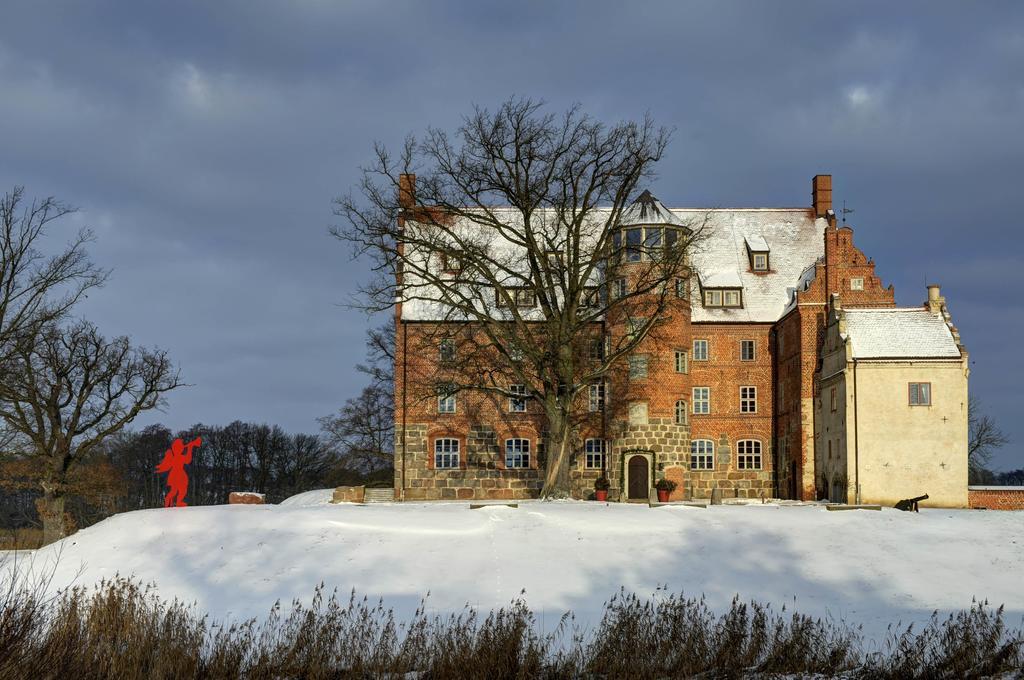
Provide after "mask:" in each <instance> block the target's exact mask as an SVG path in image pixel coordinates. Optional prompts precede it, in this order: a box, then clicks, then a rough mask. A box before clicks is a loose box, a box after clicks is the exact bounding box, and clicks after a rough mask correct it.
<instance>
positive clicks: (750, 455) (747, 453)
mask: <svg viewBox="0 0 1024 680" xmlns="http://www.w3.org/2000/svg"><path fill="white" fill-rule="evenodd" d="M736 469H737V470H760V469H761V442H759V441H757V440H756V439H741V440H740V441H738V442H736Z"/></svg>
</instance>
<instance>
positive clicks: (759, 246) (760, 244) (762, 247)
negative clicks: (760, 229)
mask: <svg viewBox="0 0 1024 680" xmlns="http://www.w3.org/2000/svg"><path fill="white" fill-rule="evenodd" d="M743 239H744V240H745V241H746V242H747V248H748V249H749V250H750V252H752V253H767V252H768V250H769V248H768V241H765V240H764V237H763V236H761V235H760V234H749V235H747V236H744V237H743Z"/></svg>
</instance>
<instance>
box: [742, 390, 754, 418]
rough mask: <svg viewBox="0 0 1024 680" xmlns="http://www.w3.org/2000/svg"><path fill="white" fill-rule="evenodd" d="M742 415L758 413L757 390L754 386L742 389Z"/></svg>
mask: <svg viewBox="0 0 1024 680" xmlns="http://www.w3.org/2000/svg"><path fill="white" fill-rule="evenodd" d="M740 413H757V388H756V387H754V386H752V385H744V386H743V387H740Z"/></svg>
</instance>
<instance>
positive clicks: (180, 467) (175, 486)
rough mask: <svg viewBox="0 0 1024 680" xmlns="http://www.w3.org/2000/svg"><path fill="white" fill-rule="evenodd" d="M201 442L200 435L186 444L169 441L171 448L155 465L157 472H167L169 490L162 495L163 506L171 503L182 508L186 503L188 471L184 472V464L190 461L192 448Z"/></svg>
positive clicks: (179, 441) (167, 506)
mask: <svg viewBox="0 0 1024 680" xmlns="http://www.w3.org/2000/svg"><path fill="white" fill-rule="evenodd" d="M202 443H203V439H202V437H196V438H195V439H193V440H192V441H190V442H189V443H188V444H186V443H184V442H182V441H181V440H180V439H175V440H174V441H173V442H172V443H171V448H169V449H167V452H166V453H164V459H163V460H162V461H160V464H159V465H157V466H156V471H157V472H167V473H169V474H168V475H167V486H168V487H170V491H168V492H167V495H166V496H165V497H164V507H165V508H169V507H171V506H172V505H174V506H176V507H179V508H183V507H185V506H186V505H188V504H187V503H186V502H185V494H186V493H188V473H187V472H185V466H186V465H188V464H189V463H191V462H192V449H194V448H196V447H197V446H199V445H200V444H202ZM175 499H176V500H175Z"/></svg>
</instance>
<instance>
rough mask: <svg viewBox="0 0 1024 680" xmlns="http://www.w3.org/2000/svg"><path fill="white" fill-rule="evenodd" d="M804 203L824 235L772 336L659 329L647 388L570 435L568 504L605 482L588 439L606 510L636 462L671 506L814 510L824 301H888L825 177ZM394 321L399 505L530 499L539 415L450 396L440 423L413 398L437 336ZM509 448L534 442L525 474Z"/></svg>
mask: <svg viewBox="0 0 1024 680" xmlns="http://www.w3.org/2000/svg"><path fill="white" fill-rule="evenodd" d="M402 197H403V199H404V200H405V201H407V202H408V203H409V205H410V206H411V205H412V203H411V201H412V187H411V186H407V185H403V194H402ZM812 200H813V205H812V207H811V208H809V209H808V212H809V213H810V215H811V217H812V218H815V219H817V220H818V223H819V224H820V228H821V234H822V238H823V239H824V253H825V255H824V257H823V258H821V259H820V260H818V261H817V262H816V263H813V264H811V265H810V266H809V267H808V269H807V270H806V271H805V274H804V276H803V277H802V278H801V280H800V281H799V282H798V281H793V282H792V286H793V287H794V288H795V289H796V293H795V298H794V300H793V302H792V303H791V304H790V305H789V307H788V308H787V310H786V312H785V313H784V314H783V315H782V317H781V318H780V319H779V320H778V321H777V322H775V323H739V322H737V323H711V322H693V323H691V320H690V317H691V309H690V303H689V301H688V300H685V299H680V300H677V301H676V302H675V306H674V307H673V309H672V310H671V315H672V318H671V321H670V323H669V324H666V325H665V326H666V327H667V328H670V329H671V330H670V331H666V332H663V333H661V334H659V336H658V338H657V339H656V340H651V341H650V342H646V341H645V344H643V345H641V347H640V348H638V349H637V350H636V351H635V352H634V354H646V355H647V377H646V378H644V379H634V380H629V379H628V377H626V376H625V375H622V376H620V377H618V378H616V380H614V381H612V382H611V384H610V385H609V387H608V404H607V408H606V409H605V410H604V411H601V412H596V413H592V414H590V416H589V418H588V419H586V420H585V421H584V422H583V423H582V424H581V425H580V426H579V427H578V432H577V436H576V438H575V439H574V441H573V448H574V451H576V455H575V457H574V458H573V460H572V463H571V464H572V471H571V473H570V477H571V479H572V483H573V494H574V495H575V496H576V497H580V498H587V497H590V495H591V493H592V491H593V482H594V480H595V479H596V478H597V477H598V476H600V475H601V473H602V471H601V470H600V469H588V468H587V467H586V460H587V457H586V452H585V442H586V440H587V439H590V438H596V439H602V440H606V441H607V442H608V446H609V449H608V455H607V457H606V460H605V470H604V472H605V474H606V475H607V477H608V478H609V481H610V483H611V489H610V492H609V497H610V499H612V500H617V499H623V498H624V496H625V495H626V494H625V490H626V478H627V475H628V469H629V466H630V462H631V461H632V464H633V465H634V466H640V465H641V464H642V463H644V461H646V463H644V464H645V465H646V466H648V467H649V470H648V471H647V474H649V475H650V480H651V482H653V480H655V479H657V478H658V477H661V476H664V477H666V478H668V479H671V480H673V481H675V482H677V484H678V488H677V489H676V491H675V492H674V494H673V499H674V500H678V499H684V498H705V497H708V496H709V495H710V494H711V491H712V489H714V488H720V489H721V490H722V492H723V495H724V496H725V497H727V498H728V497H750V498H764V497H783V498H796V499H814V498H816V497H817V493H816V488H815V487H816V479H815V474H814V469H813V468H814V451H813V435H814V428H813V421H812V417H813V401H812V400H813V399H814V398H815V386H814V372H815V370H816V368H817V365H818V362H819V357H820V346H821V341H822V333H823V328H824V323H825V309H826V301H827V300H828V299H829V296H830V294H832V293H838V294H839V295H840V297H841V299H842V302H843V305H844V306H846V307H856V306H866V305H871V306H894V305H895V301H894V295H893V289H892V287H891V286H889V287H888V288H885V287H883V286H882V283H881V281H880V280H879V279H878V278H877V277H876V276H875V265H874V263H873V262H872V261H870V260H868V259H867V258H865V257H864V255H863V253H861V252H860V251H859V250H858V249H857V248H856V247H855V246H854V244H853V231H852V229H850V228H848V227H845V226H843V227H838V226H837V224H836V219H835V215H834V213H833V212H832V211H831V177H830V176H827V175H822V176H818V177H816V178H815V179H814V183H813V193H812ZM780 247H782V246H781V244H780ZM396 313H397V321H398V323H397V333H398V337H397V342H396V347H397V351H396V372H395V373H396V394H395V398H396V409H395V413H396V428H395V429H396V437H395V441H396V456H395V489H396V491H395V494H396V498H401V499H405V500H434V499H439V500H445V499H450V500H456V499H470V498H476V499H486V498H494V499H513V498H531V497H536V496H537V495H538V493H539V491H540V489H541V486H542V480H543V473H542V470H543V464H544V452H543V445H542V440H543V438H544V429H545V426H544V422H545V419H544V416H543V414H542V413H540V411H539V406H538V405H537V404H535V403H533V402H530V401H528V402H527V411H526V412H525V413H514V412H511V411H510V408H509V404H508V400H507V399H505V398H499V397H495V396H493V395H484V394H479V393H477V394H473V393H460V394H459V395H458V396H457V398H456V402H455V412H454V413H439V408H438V402H437V398H436V396H435V395H433V394H431V393H424V392H422V391H417V390H415V389H413V387H412V386H413V385H415V384H417V383H423V382H425V381H426V380H427V379H429V378H431V377H433V376H437V375H442V374H443V373H444V371H445V370H446V368H445V365H444V362H442V361H441V360H440V356H439V352H438V348H437V345H436V343H437V341H436V337H437V334H436V331H437V328H438V327H437V326H436V325H435V324H429V323H421V322H408V321H405V320H403V319H402V310H401V305H398V309H397V312H396ZM608 332H609V334H610V335H611V336H612V338H613V339H614V336H615V334H616V333H622V332H625V331H624V330H623V329H622V328H620V327H618V326H617V325H616V324H615V323H614V321H613V320H609V322H608ZM697 340H703V341H706V342H707V352H708V355H707V359H695V357H694V341H697ZM744 341H752V342H753V349H754V352H753V357H750V356H746V357H744V356H742V355H741V343H743V342H744ZM676 351H684V352H686V356H687V365H686V370H685V371H677V370H676V361H675V353H676ZM695 388H709V392H710V394H709V396H710V409H709V412H708V413H706V414H704V413H695V412H694V403H693V401H694V389H695ZM741 388H747V391H746V392H745V396H746V397H747V398H748V400H750V399H752V404H753V407H752V408H751V402H750V401H748V404H747V408H746V409H743V408H741ZM750 388H753V391H751V390H750ZM583 397H584V399H585V397H586V395H583ZM679 401H685V403H686V418H685V420H684V422H682V423H680V422H677V418H676V404H677V402H679ZM644 409H646V414H645V416H644V414H643V410H644ZM584 410H585V407H584ZM513 438H516V439H525V440H528V441H529V442H530V443H529V466H528V467H526V468H520V469H507V468H506V466H505V455H504V452H505V442H506V441H507V440H509V439H513ZM439 439H443V440H451V442H443V443H444V445H445V446H448V447H449V448H453V450H454V449H457V451H458V454H459V457H458V460H459V463H458V467H454V468H448V469H437V468H436V466H435V451H436V448H435V447H436V445H437V444H436V443H437V441H438V440H439ZM693 440H706V441H709V442H711V444H710V445H709V446H708V447H707V451H708V454H709V456H710V457H713V461H712V462H709V466H710V467H711V469H708V470H703V469H694V468H693V467H692V466H691V460H690V450H691V441H693ZM454 442H457V444H455V443H454ZM702 446H704V445H703V444H702ZM741 448H742V449H743V450H742V451H741V450H740V449H741ZM754 452H756V455H755V454H754ZM741 453H742V454H744V456H743V458H742V459H741V457H740V454H741ZM638 456H640V457H642V458H637V457H638ZM634 470H639V467H635V468H634ZM637 474H639V473H637Z"/></svg>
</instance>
